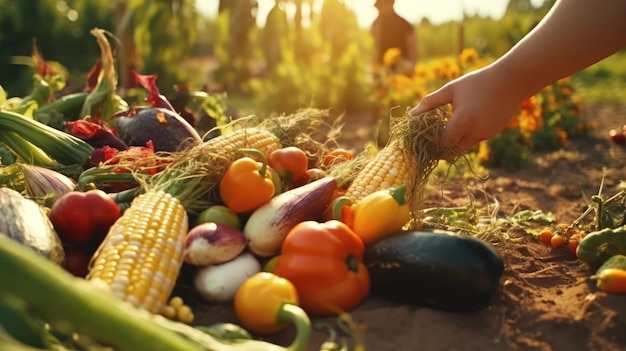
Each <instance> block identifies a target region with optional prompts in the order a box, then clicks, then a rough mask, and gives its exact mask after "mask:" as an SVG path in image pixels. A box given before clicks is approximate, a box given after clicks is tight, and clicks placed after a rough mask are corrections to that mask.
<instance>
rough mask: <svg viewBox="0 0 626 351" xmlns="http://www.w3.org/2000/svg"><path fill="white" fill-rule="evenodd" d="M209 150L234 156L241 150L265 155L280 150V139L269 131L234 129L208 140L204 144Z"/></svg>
mask: <svg viewBox="0 0 626 351" xmlns="http://www.w3.org/2000/svg"><path fill="white" fill-rule="evenodd" d="M203 147H206V148H209V149H213V150H217V151H219V152H221V153H225V154H227V155H228V154H233V155H234V154H235V151H237V150H238V149H242V148H252V149H257V150H259V151H261V152H262V153H263V154H265V155H269V153H270V152H272V151H274V150H276V149H280V148H281V144H280V139H278V137H277V136H276V135H274V134H272V133H271V132H270V131H268V130H265V129H262V128H256V127H250V128H241V129H236V130H234V131H232V132H229V133H227V134H224V135H220V136H218V137H215V138H213V139H210V140H208V141H206V142H205V143H204V146H203Z"/></svg>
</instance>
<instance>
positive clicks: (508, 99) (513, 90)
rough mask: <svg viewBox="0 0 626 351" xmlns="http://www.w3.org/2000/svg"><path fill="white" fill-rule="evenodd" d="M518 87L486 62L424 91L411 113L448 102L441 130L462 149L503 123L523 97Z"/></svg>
mask: <svg viewBox="0 0 626 351" xmlns="http://www.w3.org/2000/svg"><path fill="white" fill-rule="evenodd" d="M522 91H523V89H520V87H518V86H517V84H516V82H515V81H514V80H511V79H509V77H508V75H507V74H506V73H504V72H498V71H497V69H496V68H494V67H490V66H487V67H484V68H482V69H480V70H477V71H474V72H472V73H469V74H467V75H464V76H462V77H459V78H457V79H455V80H453V81H450V82H449V83H447V84H446V85H444V86H443V87H441V88H440V89H438V90H436V91H434V92H432V93H430V94H428V95H426V96H425V97H424V98H423V99H422V100H421V101H420V102H419V104H418V105H417V106H416V107H415V108H413V110H411V114H412V115H414V116H416V115H419V114H422V113H424V112H427V111H429V110H432V109H435V108H437V107H440V106H443V105H446V104H451V105H452V116H451V117H450V120H449V121H448V124H447V125H446V127H445V130H444V134H445V136H446V138H447V139H448V141H449V142H451V143H452V144H453V145H455V146H456V147H457V148H458V149H459V150H460V151H465V150H467V149H468V148H470V147H472V146H474V145H476V144H478V143H479V142H480V141H482V140H486V139H490V138H492V137H494V136H495V135H496V134H498V133H499V132H500V131H502V130H503V129H504V128H505V127H506V126H507V124H508V123H509V121H510V120H511V118H512V117H513V116H514V115H515V112H516V111H517V109H518V108H519V105H520V103H521V102H522V101H523V100H524V99H525V98H526V96H524V93H522Z"/></svg>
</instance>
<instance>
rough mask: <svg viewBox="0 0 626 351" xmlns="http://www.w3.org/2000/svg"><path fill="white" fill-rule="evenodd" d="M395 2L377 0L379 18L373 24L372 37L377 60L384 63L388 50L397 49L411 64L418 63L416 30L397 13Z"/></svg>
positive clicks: (392, 0) (391, 0)
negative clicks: (394, 6)
mask: <svg viewBox="0 0 626 351" xmlns="http://www.w3.org/2000/svg"><path fill="white" fill-rule="evenodd" d="M394 2H395V1H394V0H376V3H375V4H374V6H375V7H376V8H377V9H378V17H376V19H375V20H374V23H373V24H372V29H371V30H372V36H373V37H374V43H375V45H376V60H377V62H382V60H383V56H384V54H385V52H386V51H387V50H388V49H392V48H397V49H399V50H400V52H401V53H402V57H403V58H404V59H405V60H407V61H409V62H410V63H411V64H413V65H414V64H415V63H417V56H418V52H417V34H416V31H415V28H414V27H413V26H412V25H411V24H410V23H409V22H408V21H407V20H406V19H404V18H402V17H401V16H400V15H398V14H397V13H396V11H395V10H394V8H393V5H394Z"/></svg>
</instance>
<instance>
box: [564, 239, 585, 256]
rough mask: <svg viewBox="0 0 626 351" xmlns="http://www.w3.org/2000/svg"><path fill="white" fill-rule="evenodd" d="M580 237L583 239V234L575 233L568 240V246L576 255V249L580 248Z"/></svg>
mask: <svg viewBox="0 0 626 351" xmlns="http://www.w3.org/2000/svg"><path fill="white" fill-rule="evenodd" d="M580 239H582V235H580V234H574V235H572V236H571V237H570V238H569V240H568V241H567V248H568V249H569V251H570V252H571V253H572V255H574V256H576V249H577V248H578V242H579V241H580Z"/></svg>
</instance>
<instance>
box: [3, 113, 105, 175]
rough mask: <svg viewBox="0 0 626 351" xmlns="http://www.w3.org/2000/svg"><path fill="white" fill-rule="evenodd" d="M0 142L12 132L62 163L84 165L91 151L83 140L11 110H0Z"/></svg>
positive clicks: (89, 146) (91, 148)
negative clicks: (7, 133)
mask: <svg viewBox="0 0 626 351" xmlns="http://www.w3.org/2000/svg"><path fill="white" fill-rule="evenodd" d="M0 131H1V132H2V133H0V142H3V141H5V138H6V135H5V134H6V133H5V132H7V131H8V132H13V133H16V134H18V136H19V137H22V138H24V139H25V140H27V141H28V142H30V143H32V144H33V145H35V146H37V147H38V148H40V149H41V150H43V152H45V153H46V154H47V155H48V156H49V157H50V158H52V159H54V160H56V161H57V162H59V163H60V164H62V165H66V166H71V165H78V166H81V167H82V166H84V165H85V163H86V162H87V160H88V159H89V156H90V155H91V153H92V152H93V150H94V149H93V147H92V146H91V145H89V144H88V143H86V142H85V141H83V140H81V139H79V138H77V137H75V136H73V135H70V134H68V133H65V132H63V131H61V130H58V129H54V128H52V127H49V126H47V125H45V124H43V123H41V122H38V121H35V120H34V119H30V118H28V117H26V116H24V115H22V114H19V113H16V112H12V111H0Z"/></svg>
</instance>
